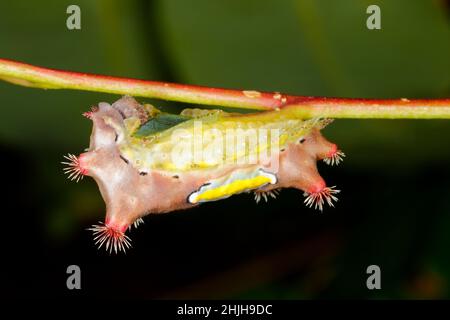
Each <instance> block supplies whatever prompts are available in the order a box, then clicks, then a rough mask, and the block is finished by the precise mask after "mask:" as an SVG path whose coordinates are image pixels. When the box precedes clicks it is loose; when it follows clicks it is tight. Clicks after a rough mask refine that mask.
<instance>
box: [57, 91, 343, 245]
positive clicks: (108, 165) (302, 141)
mask: <svg viewBox="0 0 450 320" xmlns="http://www.w3.org/2000/svg"><path fill="white" fill-rule="evenodd" d="M83 115H84V116H85V117H87V118H89V119H90V120H92V122H93V129H92V133H91V136H90V145H89V148H88V149H87V151H86V152H84V153H82V154H80V155H79V156H75V155H72V154H69V155H68V156H66V157H65V158H66V161H64V162H63V164H65V165H66V167H65V169H64V172H65V173H66V174H68V178H70V179H71V180H76V181H79V180H80V179H81V178H82V177H83V176H90V177H92V178H93V179H94V180H95V181H96V182H97V184H98V187H99V189H100V193H101V195H102V197H103V199H104V201H105V203H106V217H105V221H104V222H103V223H101V224H99V225H94V226H93V227H92V228H90V230H92V231H93V232H94V240H95V243H96V245H97V246H98V247H99V248H101V247H104V248H105V249H106V250H107V251H109V252H110V253H111V252H113V251H114V252H116V253H117V252H118V251H125V250H126V249H128V248H130V247H131V240H130V238H129V237H128V236H127V235H126V234H125V233H126V231H127V229H129V228H130V226H132V225H134V226H135V227H137V226H138V225H139V224H140V223H141V222H142V218H143V217H144V216H145V215H147V214H158V213H167V212H171V211H174V210H180V209H187V208H192V207H195V206H197V205H199V204H200V203H202V202H207V201H215V200H219V199H224V198H227V197H229V196H232V195H233V194H238V193H242V192H254V194H255V199H256V201H257V202H259V201H260V200H261V198H264V199H265V200H266V201H267V199H268V196H270V197H273V198H275V196H276V195H277V194H278V191H279V190H280V189H282V188H296V189H299V190H302V191H303V192H304V195H305V197H306V198H305V200H304V202H305V204H306V205H307V206H309V207H314V208H316V209H319V210H323V207H324V205H325V204H328V205H330V206H333V202H334V201H336V200H337V198H336V194H337V193H338V192H339V190H336V189H335V187H328V186H327V185H326V183H325V181H324V180H323V179H322V177H321V176H320V175H319V173H318V170H317V165H316V162H317V160H324V161H325V162H326V163H327V164H330V165H334V164H338V163H339V162H340V161H342V159H343V157H344V156H345V155H344V154H343V153H342V152H341V151H340V150H339V149H338V148H337V146H336V145H335V144H333V143H331V142H329V141H327V140H326V139H325V138H324V137H323V136H322V135H321V133H320V130H321V129H322V128H323V127H325V126H326V125H327V124H329V123H330V120H329V119H310V120H302V119H300V118H299V117H298V116H296V114H295V112H293V110H291V109H289V108H288V107H287V108H282V109H279V110H273V111H264V112H258V113H252V114H235V113H227V112H224V111H221V110H201V109H185V110H183V111H182V112H181V113H180V114H179V115H173V114H168V113H164V112H161V111H160V110H158V109H156V108H155V107H153V106H151V105H145V104H144V105H142V104H140V103H138V102H137V101H136V100H135V99H134V98H132V97H130V96H124V97H122V98H121V99H119V100H118V101H116V102H115V103H113V104H112V105H110V104H108V103H103V102H102V103H100V104H99V105H98V106H97V107H94V108H92V109H91V110H90V111H88V112H86V113H84V114H83ZM249 133H250V134H249ZM251 133H256V137H253V136H252V134H251ZM242 137H244V138H245V139H242ZM252 139H253V140H252ZM250 140H251V141H253V142H254V143H250V142H249V141H250Z"/></svg>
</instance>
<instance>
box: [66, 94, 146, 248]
mask: <svg viewBox="0 0 450 320" xmlns="http://www.w3.org/2000/svg"><path fill="white" fill-rule="evenodd" d="M134 103H137V102H136V101H135V100H134V99H131V100H130V99H129V97H124V98H122V99H121V100H119V101H117V102H116V103H115V104H113V105H110V104H108V103H100V104H99V106H98V107H96V108H92V109H91V110H90V111H89V112H87V113H85V114H84V116H86V117H87V118H89V119H90V120H92V122H93V129H92V133H91V137H90V145H89V149H88V150H87V152H84V153H82V154H80V155H79V156H75V155H72V154H69V155H68V156H65V159H66V161H64V162H63V164H65V165H66V168H65V169H64V171H65V173H67V174H68V177H69V178H70V179H72V180H76V181H79V180H81V179H82V178H83V176H85V175H86V176H90V177H92V178H94V180H95V181H96V182H97V184H98V186H99V189H100V192H101V194H102V197H103V199H104V200H105V203H106V217H105V221H104V222H102V223H100V224H98V225H94V226H93V227H92V228H90V229H89V230H91V231H93V233H94V240H95V242H96V244H97V245H98V247H99V248H101V247H104V248H105V249H106V250H107V251H109V252H112V251H115V252H117V251H125V250H126V249H127V248H129V247H130V246H131V240H130V239H129V238H128V236H126V235H125V232H126V231H127V229H128V228H129V227H130V226H131V225H133V223H135V225H136V226H137V224H138V223H136V222H137V221H140V217H141V215H142V214H143V212H145V207H144V204H143V202H142V201H140V198H139V195H140V194H141V193H142V190H145V189H146V188H151V187H152V179H151V177H147V178H146V179H145V177H142V175H140V174H139V172H138V171H137V170H136V169H134V168H133V167H132V166H131V165H130V164H129V162H128V160H127V159H126V158H124V157H123V156H122V155H121V154H120V152H119V148H118V144H119V143H120V142H121V141H122V140H123V139H124V138H125V137H124V135H125V132H124V130H125V129H124V119H126V118H127V116H129V117H131V116H135V113H133V111H132V110H133V109H132V108H133V105H134ZM141 199H142V198H141ZM146 200H149V199H148V197H147V198H146Z"/></svg>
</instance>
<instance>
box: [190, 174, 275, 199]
mask: <svg viewBox="0 0 450 320" xmlns="http://www.w3.org/2000/svg"><path fill="white" fill-rule="evenodd" d="M276 182H277V178H276V176H275V175H274V174H272V173H269V172H265V171H263V170H262V169H260V168H258V169H256V170H255V169H251V170H248V169H246V170H238V171H235V172H233V173H232V174H230V175H229V176H226V177H222V178H219V179H215V180H212V181H210V182H208V183H206V184H204V185H202V186H201V187H200V188H199V189H198V190H197V191H195V192H193V193H191V194H190V195H189V197H188V202H189V203H192V204H196V203H200V202H208V201H216V200H219V199H224V198H228V197H230V196H232V195H234V194H238V193H242V192H245V191H249V190H254V189H258V188H261V187H263V186H265V185H267V184H275V183H276Z"/></svg>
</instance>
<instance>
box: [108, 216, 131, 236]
mask: <svg viewBox="0 0 450 320" xmlns="http://www.w3.org/2000/svg"><path fill="white" fill-rule="evenodd" d="M105 226H107V227H108V228H110V229H113V230H115V231H116V232H122V233H125V231H127V230H128V226H129V224H121V223H118V222H117V221H114V219H112V218H111V216H106V218H105Z"/></svg>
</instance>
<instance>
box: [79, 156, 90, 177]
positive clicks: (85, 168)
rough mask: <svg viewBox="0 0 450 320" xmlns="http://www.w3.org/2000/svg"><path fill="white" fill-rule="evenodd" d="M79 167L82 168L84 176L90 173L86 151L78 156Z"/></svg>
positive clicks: (81, 171)
mask: <svg viewBox="0 0 450 320" xmlns="http://www.w3.org/2000/svg"><path fill="white" fill-rule="evenodd" d="M83 159H84V160H83ZM78 169H79V170H80V173H81V174H82V175H83V176H85V175H87V174H88V173H89V171H88V169H87V164H86V153H81V154H80V155H79V156H78Z"/></svg>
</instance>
